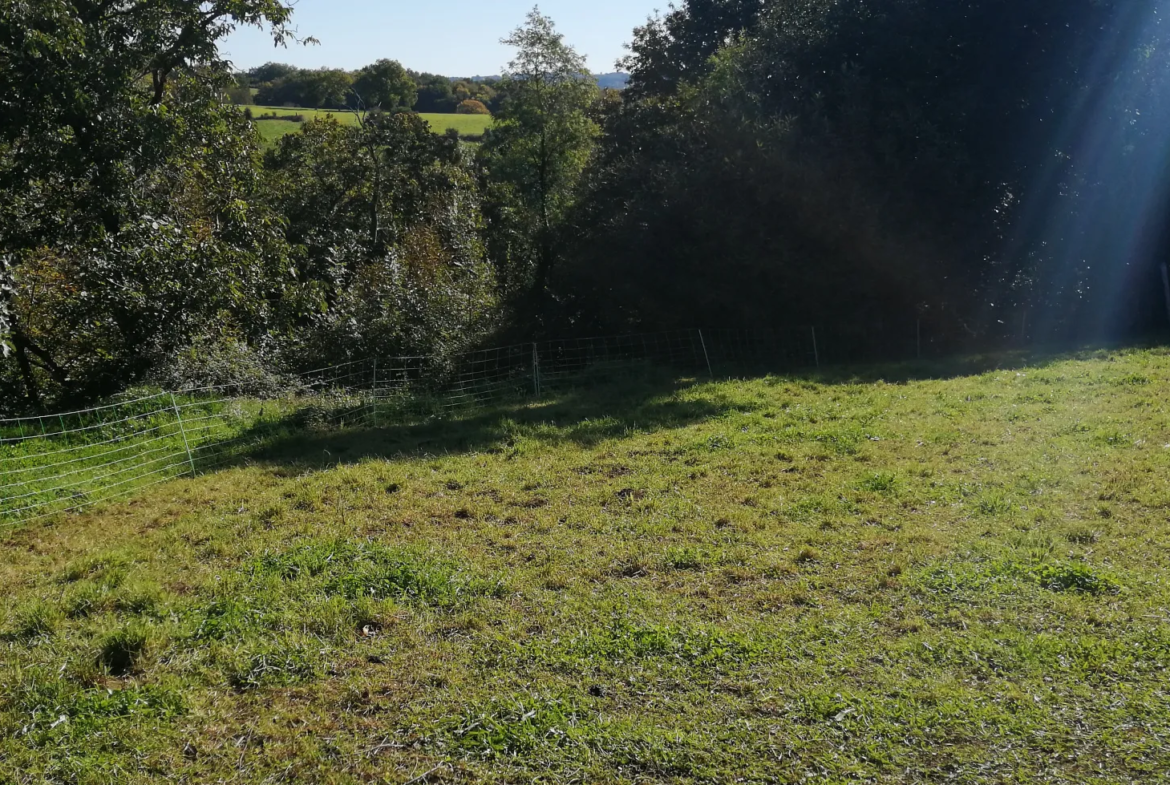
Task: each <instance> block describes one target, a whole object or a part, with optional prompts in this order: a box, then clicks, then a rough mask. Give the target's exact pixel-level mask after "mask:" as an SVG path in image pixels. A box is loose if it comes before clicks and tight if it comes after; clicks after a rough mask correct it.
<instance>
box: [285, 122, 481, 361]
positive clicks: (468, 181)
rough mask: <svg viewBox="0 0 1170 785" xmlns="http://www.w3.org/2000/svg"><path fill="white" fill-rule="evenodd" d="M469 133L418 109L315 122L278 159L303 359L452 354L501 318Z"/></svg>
mask: <svg viewBox="0 0 1170 785" xmlns="http://www.w3.org/2000/svg"><path fill="white" fill-rule="evenodd" d="M464 157H465V153H464V150H463V147H462V146H461V145H460V143H459V141H458V139H457V138H455V139H452V138H449V137H445V136H439V135H437V134H434V133H432V132H431V130H430V127H429V126H428V125H427V124H426V122H425V121H424V120H423V119H422V118H420V117H419V116H418V115H416V114H412V113H400V114H393V115H392V114H388V113H381V112H380V113H375V114H371V115H368V116H366V117H364V118H361V122H359V124H358V125H355V126H342V125H340V124H339V123H337V122H335V121H317V122H310V123H308V124H306V126H305V128H304V130H303V132H301V133H298V134H290V135H289V136H286V137H284V138H283V139H281V141H280V144H279V146H278V147H277V148H276V149H275V150H274V151H272V152H271V153H270V154H269V155H268V156H267V158H266V161H265V165H266V168H267V170H268V173H269V177H270V178H271V184H272V194H273V198H274V200H275V203H276V206H277V207H278V208H279V210H280V211H281V213H283V215H284V216H285V220H286V224H285V226H286V229H285V231H286V236H287V239H288V242H289V244H290V245H291V248H292V261H293V264H294V265H295V267H296V277H297V280H298V282H299V283H298V292H297V296H296V297H293V298H289V299H288V300H287V301H286V303H285V305H286V306H287V307H289V308H295V311H294V312H291V313H289V314H288V316H289V318H290V320H291V322H292V324H293V332H294V333H295V334H296V335H297V354H298V357H297V361H299V362H306V361H308V362H311V361H314V360H323V361H324V362H326V363H328V362H335V361H336V358H337V356H338V354H339V353H350V354H353V355H358V356H360V355H361V354H363V353H364V354H366V355H367V356H369V355H373V354H376V353H379V352H380V353H382V354H383V355H385V354H392V353H394V352H400V353H410V354H418V353H424V354H428V355H437V354H443V353H445V352H451V351H456V350H458V349H460V348H462V347H465V346H466V345H467V344H468V343H469V342H471V341H474V340H476V339H477V338H478V337H480V336H481V335H482V334H483V331H484V330H485V328H486V327H488V326H490V324H491V319H492V316H493V306H494V292H495V282H494V279H493V276H492V270H491V267H490V265H489V264H488V263H487V261H486V258H485V254H484V248H483V242H482V240H481V232H482V228H483V227H482V216H481V213H480V209H479V195H478V191H477V189H476V187H475V181H474V177H473V174H472V172H471V170H470V165H469V163H468V162H467V161H466V160H465V159H464Z"/></svg>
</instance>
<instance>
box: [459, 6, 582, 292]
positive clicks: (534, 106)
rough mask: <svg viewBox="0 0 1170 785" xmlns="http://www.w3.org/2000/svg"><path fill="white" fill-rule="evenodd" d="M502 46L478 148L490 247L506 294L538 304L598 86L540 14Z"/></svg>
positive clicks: (535, 13)
mask: <svg viewBox="0 0 1170 785" xmlns="http://www.w3.org/2000/svg"><path fill="white" fill-rule="evenodd" d="M503 43H505V44H507V45H508V46H513V47H515V48H516V49H517V54H516V58H515V59H514V60H513V61H512V62H511V63H509V65H508V69H507V70H506V71H505V74H504V79H503V82H502V83H501V85H500V87H501V90H502V91H503V92H504V94H505V100H504V102H503V104H502V106H501V107H500V108H499V110H497V112H496V121H495V123H494V125H493V126H492V131H491V134H490V135H489V136H488V137H487V139H486V140H485V142H484V145H483V147H482V148H481V153H480V156H481V161H482V163H483V166H484V167H485V169H486V171H487V177H488V182H489V190H488V200H489V208H488V212H489V215H490V217H491V219H492V220H491V223H490V225H491V227H492V234H491V236H490V238H489V244H490V247H491V251H492V255H493V257H494V260H495V262H496V265H497V267H498V269H499V270H500V273H501V283H502V285H503V286H504V289H505V291H506V292H507V293H508V294H510V295H511V296H513V297H515V296H518V295H528V294H531V295H533V296H535V297H537V298H539V299H538V302H541V301H543V297H544V295H545V287H546V285H547V283H548V277H549V273H550V271H551V270H552V268H553V264H554V260H555V259H556V257H557V256H558V255H559V254H560V252H561V243H562V236H563V230H564V221H565V219H566V216H567V215H568V211H569V209H570V207H571V206H572V205H573V203H574V201H575V199H576V196H577V185H578V182H579V180H580V178H581V175H582V173H583V172H584V169H585V165H586V163H587V162H588V160H589V156H590V153H591V151H592V149H593V144H594V140H595V138H596V136H597V130H598V129H597V125H596V124H595V123H594V121H593V119H592V118H591V116H590V113H589V110H590V108H591V107H592V105H593V103H594V102H595V100H596V99H597V96H598V94H599V91H598V88H597V84H596V82H594V81H593V79H592V78H591V77H590V75H589V71H588V70H587V69H586V68H585V59H584V58H583V57H582V56H581V55H579V54H577V52H576V51H575V50H574V49H573V48H572V47H571V46H569V45H567V44H566V43H565V41H564V36H563V35H561V34H560V33H558V32H557V31H556V27H555V25H554V24H553V22H552V20H551V19H549V18H548V17H545V16H542V15H541V14H540V12H539V11H537V10H534V11H532V12H531V13H530V14H529V15H528V19H527V21H526V24H525V26H524V27H521V28H518V29H517V30H515V31H514V32H513V33H512V35H510V36H509V37H508V38H505V39H504V41H503ZM530 307H531V306H530Z"/></svg>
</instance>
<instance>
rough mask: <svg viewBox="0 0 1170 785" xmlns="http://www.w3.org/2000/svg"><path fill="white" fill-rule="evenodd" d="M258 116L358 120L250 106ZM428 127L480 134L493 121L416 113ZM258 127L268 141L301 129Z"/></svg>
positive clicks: (278, 123)
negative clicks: (298, 116) (296, 116)
mask: <svg viewBox="0 0 1170 785" xmlns="http://www.w3.org/2000/svg"><path fill="white" fill-rule="evenodd" d="M249 108H250V109H251V110H252V114H253V115H255V116H256V117H257V118H259V117H260V115H262V114H270V115H277V116H281V117H284V116H291V115H302V116H304V117H305V119H307V120H313V119H323V118H333V119H335V120H337V121H338V122H339V123H342V124H343V125H354V124H356V123H357V115H355V114H354V113H353V112H338V111H326V110H319V109H288V108H285V107H274V106H253V107H249ZM419 116H420V117H422V118H423V119H424V120H426V121H427V123H428V124H430V126H431V130H433V131H434V132H435V133H444V132H446V130H447V129H448V128H454V129H455V130H457V131H458V132H459V134H460V136H479V135H481V134H483V132H484V131H486V130H487V129H488V128H489V127H491V124H492V118H491V117H490V116H487V115H466V114H421V115H419ZM255 124H256V128H257V130H259V131H260V135H261V136H262V137H263V138H264V140H265V141H267V142H273V141H275V140H277V139H279V138H280V137H282V136H285V135H287V134H291V133H295V132H296V131H298V130H300V127H301V123H294V122H290V121H288V120H259V119H257V120H256V121H255Z"/></svg>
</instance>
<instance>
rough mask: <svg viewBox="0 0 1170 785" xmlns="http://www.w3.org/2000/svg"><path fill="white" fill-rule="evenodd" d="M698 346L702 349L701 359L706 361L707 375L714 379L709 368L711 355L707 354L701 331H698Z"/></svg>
mask: <svg viewBox="0 0 1170 785" xmlns="http://www.w3.org/2000/svg"><path fill="white" fill-rule="evenodd" d="M699 345H700V346H702V347H703V359H704V360H706V361H707V373H709V374H711V378H712V379H714V378H715V371H714V369H713V368H712V367H711V355H709V354H707V341H706V339H705V338H703V331H702V330H699Z"/></svg>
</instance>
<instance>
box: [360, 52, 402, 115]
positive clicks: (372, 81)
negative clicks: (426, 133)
mask: <svg viewBox="0 0 1170 785" xmlns="http://www.w3.org/2000/svg"><path fill="white" fill-rule="evenodd" d="M353 92H354V94H355V95H356V97H357V100H358V107H359V108H363V109H374V108H381V109H386V110H390V109H397V108H403V109H410V108H411V107H412V106H414V105H415V103H417V102H418V87H417V86H416V85H415V83H414V80H413V79H411V78H410V75H409V74H407V73H406V69H405V68H403V67H402V65H401V64H400V63H398V62H397V61H394V60H379V61H378V62H376V63H372V64H370V65H367V66H366V67H365V68H363V69H362V70H360V71H358V73H357V77H356V78H355V79H354V83H353Z"/></svg>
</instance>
